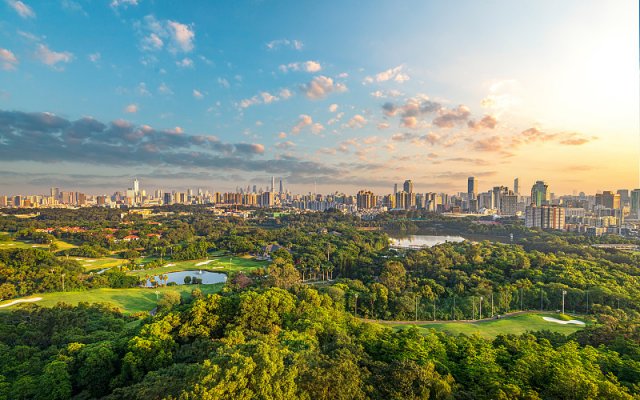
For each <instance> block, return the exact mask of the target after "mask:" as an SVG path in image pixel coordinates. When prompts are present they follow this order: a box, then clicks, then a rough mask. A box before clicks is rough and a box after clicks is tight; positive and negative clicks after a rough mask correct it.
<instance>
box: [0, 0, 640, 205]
mask: <svg viewBox="0 0 640 400" xmlns="http://www.w3.org/2000/svg"><path fill="white" fill-rule="evenodd" d="M638 32H639V29H638V2H637V1H633V0H629V1H627V0H615V1H607V2H603V1H599V0H594V1H585V0H575V1H572V0H564V1H555V0H536V1H518V2H514V1H509V0H504V1H498V0H488V1H481V2H479V1H462V0H454V1H447V2H441V1H424V0H418V1H393V2H390V1H367V2H362V1H348V0H344V1H330V0H328V1H323V2H307V1H268V0H264V1H258V0H256V1H218V2H211V1H188V2H170V1H160V0H103V1H90V0H59V1H55V0H51V1H46V2H44V1H35V0H0V194H19V193H22V194H26V193H46V192H48V188H49V187H51V186H55V187H60V188H61V189H62V190H77V191H84V192H87V193H93V194H101V193H111V192H112V191H114V190H124V189H126V188H127V187H130V186H131V181H132V179H133V178H134V177H137V178H138V179H140V181H141V187H142V188H146V189H147V190H153V189H155V188H161V189H164V190H172V189H174V190H185V189H186V188H189V187H191V188H194V189H195V188H197V187H202V188H204V189H208V190H212V191H220V192H223V191H228V190H234V189H235V188H236V187H238V186H239V187H245V188H246V187H247V185H254V184H255V185H257V186H258V187H264V188H266V187H267V185H268V183H269V182H270V181H271V177H272V176H275V177H276V180H278V179H280V178H282V179H283V181H284V185H285V188H286V189H289V190H291V191H293V192H295V193H307V192H310V191H313V190H314V187H316V188H317V190H318V192H324V193H329V192H335V191H340V192H345V193H355V192H356V191H358V190H360V189H369V190H373V191H374V192H375V193H377V194H386V193H391V192H392V190H393V184H394V183H398V184H402V182H403V181H404V180H405V179H411V180H413V182H414V186H415V190H416V191H418V192H447V193H456V192H464V191H466V182H467V177H468V176H475V177H477V179H478V182H479V183H478V186H479V189H480V191H485V190H488V189H490V188H491V187H493V186H497V185H504V186H509V187H512V186H513V179H514V178H515V177H519V180H520V185H521V186H522V187H524V188H525V189H524V190H523V191H524V192H526V191H527V190H528V188H530V187H531V185H532V184H533V183H534V182H535V181H536V180H545V181H546V182H547V183H548V184H549V185H550V188H551V191H552V192H555V193H557V194H572V193H575V192H581V191H584V192H586V193H591V194H593V193H595V192H596V191H599V190H616V189H621V188H628V189H632V188H637V187H640V182H639V171H640V168H639V167H640V165H639V162H640V161H639V160H640V116H639V114H640V111H639V110H640V100H639V96H640V95H639V93H640V82H639V76H640V74H639V68H638V66H639V64H638V60H639V59H640V57H639V50H638V49H639V43H638V37H639V34H638Z"/></svg>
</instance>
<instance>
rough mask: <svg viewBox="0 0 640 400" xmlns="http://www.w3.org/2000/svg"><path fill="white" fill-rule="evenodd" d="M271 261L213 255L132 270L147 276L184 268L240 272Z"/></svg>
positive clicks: (134, 273)
mask: <svg viewBox="0 0 640 400" xmlns="http://www.w3.org/2000/svg"><path fill="white" fill-rule="evenodd" d="M267 265H269V263H268V262H267V261H256V260H254V259H252V258H250V257H235V256H225V257H212V258H210V259H208V260H204V259H203V260H189V261H167V262H166V263H165V264H164V266H162V267H159V268H153V269H145V270H140V271H131V274H132V275H136V276H146V275H158V274H166V273H169V272H175V271H184V270H205V271H214V272H238V271H250V270H253V269H257V268H264V267H266V266H267Z"/></svg>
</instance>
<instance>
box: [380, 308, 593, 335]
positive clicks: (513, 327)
mask: <svg viewBox="0 0 640 400" xmlns="http://www.w3.org/2000/svg"><path fill="white" fill-rule="evenodd" d="M542 317H553V318H557V319H561V318H560V317H559V315H558V314H553V313H531V314H521V315H516V316H513V317H507V318H502V319H492V320H486V321H482V322H443V323H433V324H431V323H429V324H424V325H418V328H419V329H420V330H424V329H435V330H438V331H443V332H446V333H448V334H451V335H458V334H461V333H464V334H465V335H473V334H477V335H480V336H481V337H484V338H488V339H492V338H494V337H496V336H497V335H500V334H508V333H513V334H516V335H519V334H521V333H525V332H527V331H540V330H548V331H552V332H559V333H562V334H565V335H568V334H571V333H573V332H576V331H578V330H580V329H582V326H580V325H573V324H568V325H562V324H558V323H556V322H550V321H545V320H544V319H542ZM575 319H578V320H582V319H581V318H575ZM585 322H587V321H585ZM587 323H588V322H587ZM410 326H415V325H393V327H394V328H396V329H406V328H408V327H410Z"/></svg>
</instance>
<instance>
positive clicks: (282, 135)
mask: <svg viewBox="0 0 640 400" xmlns="http://www.w3.org/2000/svg"><path fill="white" fill-rule="evenodd" d="M278 137H279V138H280V139H284V138H286V137H287V133H286V132H280V133H278Z"/></svg>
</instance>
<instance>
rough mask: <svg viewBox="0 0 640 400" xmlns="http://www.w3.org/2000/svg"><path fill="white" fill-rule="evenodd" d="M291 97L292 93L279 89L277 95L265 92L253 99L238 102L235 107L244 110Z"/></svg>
mask: <svg viewBox="0 0 640 400" xmlns="http://www.w3.org/2000/svg"><path fill="white" fill-rule="evenodd" d="M291 96H293V93H291V91H290V90H289V89H281V90H280V91H279V92H278V95H274V94H271V93H269V92H266V91H265V92H260V93H258V94H257V95H255V96H253V97H250V98H247V99H242V100H240V102H239V103H237V106H238V107H240V108H241V109H245V108H249V107H251V106H255V105H258V104H271V103H275V102H277V101H280V100H287V99H289V98H290V97H291Z"/></svg>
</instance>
